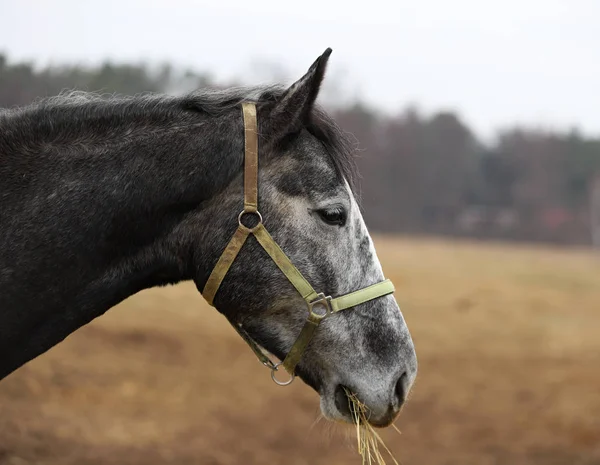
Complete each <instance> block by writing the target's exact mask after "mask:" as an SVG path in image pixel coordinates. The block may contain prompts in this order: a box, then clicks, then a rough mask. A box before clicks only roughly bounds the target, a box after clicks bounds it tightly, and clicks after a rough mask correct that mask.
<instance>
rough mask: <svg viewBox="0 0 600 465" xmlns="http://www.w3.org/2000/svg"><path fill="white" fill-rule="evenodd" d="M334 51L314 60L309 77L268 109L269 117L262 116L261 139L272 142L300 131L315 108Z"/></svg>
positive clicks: (292, 86) (302, 78) (329, 51)
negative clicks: (330, 56)
mask: <svg viewBox="0 0 600 465" xmlns="http://www.w3.org/2000/svg"><path fill="white" fill-rule="evenodd" d="M331 51H332V50H331V48H328V49H327V50H325V52H324V53H323V54H322V55H321V56H320V57H319V58H317V59H316V60H315V62H314V63H313V64H312V65H311V67H310V68H309V69H308V71H307V72H306V74H305V75H304V76H302V77H301V78H300V79H299V80H298V81H296V82H295V83H294V84H292V85H291V86H290V87H289V88H288V89H287V90H286V91H285V92H284V93H283V94H282V95H281V96H280V97H279V98H277V99H276V100H275V102H272V103H271V104H270V105H267V107H266V108H265V112H266V114H265V115H264V116H261V118H260V121H261V124H260V126H261V128H260V133H261V136H264V137H265V138H266V139H268V140H270V141H273V140H279V139H281V138H283V137H285V136H287V135H289V134H292V133H294V132H297V131H299V130H300V129H301V128H302V126H303V124H304V123H305V122H306V120H307V119H308V117H309V115H310V112H311V110H312V108H313V105H314V103H315V100H316V99H317V95H318V94H319V89H320V87H321V83H322V82H323V77H324V76H325V69H326V67H327V61H328V60H329V55H331Z"/></svg>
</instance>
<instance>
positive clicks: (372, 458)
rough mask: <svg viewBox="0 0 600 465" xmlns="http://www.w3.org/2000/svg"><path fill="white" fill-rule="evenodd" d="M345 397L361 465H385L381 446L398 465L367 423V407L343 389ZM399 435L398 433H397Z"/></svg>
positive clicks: (395, 462)
mask: <svg viewBox="0 0 600 465" xmlns="http://www.w3.org/2000/svg"><path fill="white" fill-rule="evenodd" d="M344 391H345V392H346V396H347V397H348V403H349V407H350V412H351V413H352V420H353V421H354V424H355V426H356V440H357V443H358V453H359V454H360V455H361V456H362V463H363V465H386V461H385V459H384V458H383V455H382V454H381V452H380V451H379V446H380V445H381V446H382V447H383V448H384V449H385V451H386V452H387V453H388V454H389V455H390V457H391V459H392V461H393V463H394V464H395V465H400V464H399V463H398V461H397V460H396V459H395V458H394V455H393V454H392V452H391V451H390V449H389V448H388V447H387V446H386V445H385V443H384V442H383V439H381V436H379V434H377V431H375V428H373V426H371V425H370V424H369V422H368V417H367V407H366V406H365V404H363V403H362V402H361V401H360V400H358V398H357V397H356V395H355V394H354V393H352V392H350V391H349V390H348V389H346V388H344ZM392 427H393V428H394V429H395V430H396V431H398V429H397V428H396V427H395V426H394V425H392ZM398 433H400V431H398Z"/></svg>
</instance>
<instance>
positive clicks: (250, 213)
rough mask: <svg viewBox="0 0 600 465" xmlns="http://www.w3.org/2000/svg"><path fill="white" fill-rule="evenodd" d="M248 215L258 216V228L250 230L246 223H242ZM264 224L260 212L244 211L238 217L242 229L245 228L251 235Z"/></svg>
mask: <svg viewBox="0 0 600 465" xmlns="http://www.w3.org/2000/svg"><path fill="white" fill-rule="evenodd" d="M246 214H248V215H257V216H258V223H256V226H254V227H252V228H249V227H248V226H246V225H245V224H244V223H242V217H243V216H244V215H246ZM262 222H263V219H262V215H261V214H260V212H259V211H258V210H254V211H247V210H245V209H244V210H242V211H241V212H240V214H239V215H238V224H239V225H240V228H244V229H246V230H247V231H248V232H250V233H253V232H256V230H257V229H258V228H259V227H260V225H261V224H262Z"/></svg>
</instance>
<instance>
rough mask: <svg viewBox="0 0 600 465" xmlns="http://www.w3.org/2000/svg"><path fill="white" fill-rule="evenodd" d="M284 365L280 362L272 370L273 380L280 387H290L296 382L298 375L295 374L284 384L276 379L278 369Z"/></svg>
mask: <svg viewBox="0 0 600 465" xmlns="http://www.w3.org/2000/svg"><path fill="white" fill-rule="evenodd" d="M282 363H283V362H279V363H277V364H275V366H274V367H273V368H271V379H272V380H273V381H274V382H275V384H277V385H278V386H288V385H290V384H292V381H294V379H295V378H296V375H294V374H292V375H290V379H289V380H288V381H284V382H281V381H279V380H278V379H277V378H275V372H276V371H278V368H279V367H280V366H281V364H282Z"/></svg>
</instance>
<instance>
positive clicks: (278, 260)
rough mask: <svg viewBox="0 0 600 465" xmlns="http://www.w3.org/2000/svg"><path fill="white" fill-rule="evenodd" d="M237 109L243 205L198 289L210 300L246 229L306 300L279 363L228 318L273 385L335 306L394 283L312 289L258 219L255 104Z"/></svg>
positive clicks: (391, 288)
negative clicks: (344, 290) (333, 291)
mask: <svg viewBox="0 0 600 465" xmlns="http://www.w3.org/2000/svg"><path fill="white" fill-rule="evenodd" d="M242 114H243V118H244V139H245V143H244V151H245V156H244V209H243V210H242V211H241V212H240V214H239V216H238V228H237V230H236V231H235V233H234V235H233V237H232V238H231V240H230V241H229V244H227V246H226V247H225V250H224V251H223V253H222V254H221V257H220V258H219V260H218V261H217V264H216V265H215V267H214V268H213V271H212V273H211V274H210V276H209V277H208V280H207V281H206V284H205V285H204V289H203V290H202V295H203V296H204V298H205V299H206V301H207V302H208V303H209V304H210V305H213V301H214V298H215V295H216V294H217V291H218V290H219V287H220V285H221V283H222V282H223V279H225V275H226V274H227V272H228V271H229V268H230V267H231V265H232V264H233V262H234V261H235V259H236V257H237V256H238V254H239V252H240V250H241V249H242V247H243V246H244V244H245V242H246V239H248V236H249V235H250V234H252V235H254V237H255V238H256V240H257V241H258V243H259V244H260V245H261V246H262V248H263V249H264V250H265V251H266V252H267V253H268V254H269V256H270V257H271V259H272V260H273V261H274V262H275V264H276V265H277V266H278V267H279V269H280V270H281V272H282V273H283V274H284V275H285V276H286V277H287V279H288V280H289V281H290V282H291V283H292V285H293V286H294V287H295V288H296V290H297V291H298V293H299V294H300V295H301V296H302V298H303V299H304V301H305V302H306V304H307V306H308V317H307V319H306V322H305V323H304V327H303V328H302V330H301V331H300V334H299V335H298V337H297V339H296V341H295V342H294V345H293V346H292V348H291V349H290V351H289V352H288V354H287V355H286V357H285V359H284V360H283V362H280V363H274V362H273V361H272V360H271V359H270V358H269V357H268V356H267V355H266V354H265V353H264V352H263V350H262V348H261V347H260V346H259V345H258V344H257V343H256V342H255V341H254V340H253V339H252V337H251V336H250V335H249V334H248V333H247V332H246V331H245V330H244V328H242V326H241V325H240V324H233V323H232V325H233V327H234V328H235V329H236V330H237V332H238V333H239V334H240V336H241V337H242V338H243V339H244V340H245V341H246V343H247V344H248V345H249V346H250V348H251V349H252V350H253V351H254V353H255V354H256V356H257V357H258V359H259V360H260V361H261V362H262V363H263V364H264V365H265V366H266V367H268V368H270V369H271V377H272V378H273V381H275V382H276V383H277V384H279V385H287V384H290V383H291V382H292V381H293V380H294V377H295V369H296V366H297V365H298V363H299V362H300V359H301V358H302V355H303V354H304V351H305V350H306V348H307V346H308V344H309V343H310V341H311V340H312V338H313V336H314V334H315V331H316V330H317V328H318V326H319V324H320V323H321V321H323V320H324V319H325V318H328V317H329V316H330V315H332V314H333V313H335V312H339V311H341V310H345V309H348V308H351V307H354V306H356V305H359V304H362V303H365V302H368V301H370V300H373V299H377V298H379V297H383V296H385V295H388V294H391V293H393V292H394V285H393V284H392V282H391V281H390V280H389V279H386V280H385V281H382V282H379V283H377V284H373V285H371V286H368V287H365V288H363V289H359V290H357V291H354V292H351V293H350V294H346V295H342V296H339V297H336V298H332V297H330V296H325V294H323V293H317V292H316V291H315V290H314V289H313V287H312V286H311V285H310V283H309V282H308V281H307V280H306V279H305V278H304V276H302V273H300V271H299V270H298V269H297V268H296V267H295V266H294V264H293V263H292V262H291V260H290V259H289V258H288V256H287V255H286V254H285V253H284V252H283V250H281V247H279V245H278V244H277V242H275V240H274V239H273V238H272V237H271V235H270V234H269V232H268V231H267V230H266V228H265V227H264V225H263V220H262V216H261V214H260V213H259V211H258V130H257V129H258V128H257V119H256V106H255V105H254V104H253V103H242ZM246 215H255V216H257V217H258V223H257V224H256V226H254V227H252V228H249V227H247V226H245V225H244V223H243V222H242V219H243V218H244V217H245V216H246ZM280 366H283V368H284V369H285V370H286V371H287V372H288V373H289V375H290V379H289V380H288V381H286V382H281V381H279V380H277V378H276V377H275V372H276V371H277V370H278V368H279V367H280Z"/></svg>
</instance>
